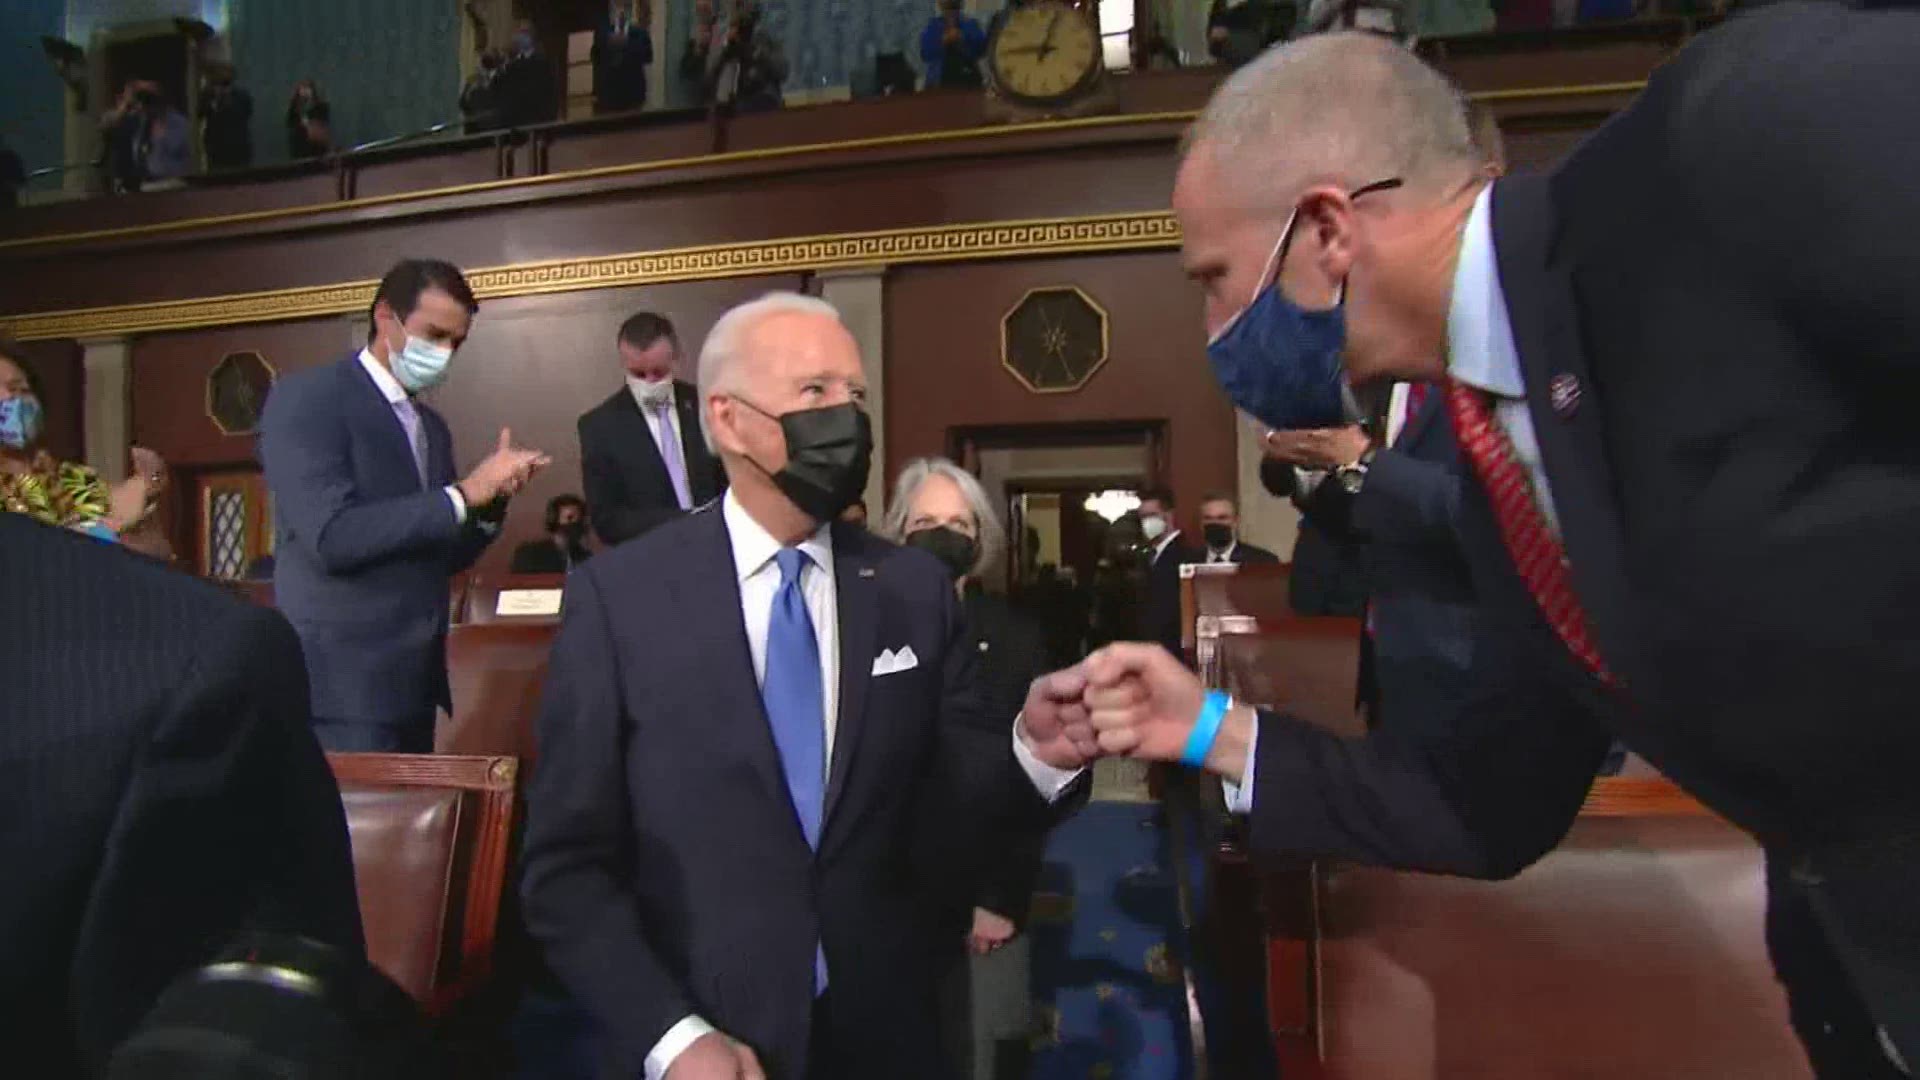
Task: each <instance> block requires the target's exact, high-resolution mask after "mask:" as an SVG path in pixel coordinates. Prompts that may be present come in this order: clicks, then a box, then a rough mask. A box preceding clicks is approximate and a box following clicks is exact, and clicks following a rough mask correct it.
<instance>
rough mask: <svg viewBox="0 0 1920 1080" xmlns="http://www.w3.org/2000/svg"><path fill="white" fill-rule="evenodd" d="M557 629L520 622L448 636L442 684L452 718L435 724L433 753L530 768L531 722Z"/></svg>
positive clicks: (457, 630)
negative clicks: (497, 759)
mask: <svg viewBox="0 0 1920 1080" xmlns="http://www.w3.org/2000/svg"><path fill="white" fill-rule="evenodd" d="M558 630H559V627H558V626H557V625H555V624H553V623H552V622H545V623H541V622H527V621H520V620H513V621H502V622H493V623H468V624H464V625H461V626H455V627H452V628H450V629H449V630H448V631H447V681H448V684H449V685H450V687H451V689H452V692H453V715H452V716H451V717H450V718H448V719H447V720H446V721H444V722H443V723H441V724H440V726H439V729H438V730H437V731H436V733H435V736H434V752H435V753H440V754H505V755H508V756H511V757H514V758H516V759H518V760H519V761H520V762H521V763H522V764H523V765H524V766H525V767H526V768H532V767H533V759H534V743H533V722H534V718H535V717H537V716H539V715H540V693H541V690H542V688H543V687H544V686H545V685H546V681H547V657H548V654H549V653H550V652H551V651H552V649H553V638H554V634H555V633H557V632H558Z"/></svg>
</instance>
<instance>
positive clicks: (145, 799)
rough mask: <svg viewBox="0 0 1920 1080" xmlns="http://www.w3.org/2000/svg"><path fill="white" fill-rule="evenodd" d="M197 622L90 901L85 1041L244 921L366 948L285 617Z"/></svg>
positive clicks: (82, 949) (82, 1005)
mask: <svg viewBox="0 0 1920 1080" xmlns="http://www.w3.org/2000/svg"><path fill="white" fill-rule="evenodd" d="M198 632H199V633H200V634H202V635H204V638H205V644H204V646H203V648H202V649H201V650H200V652H199V654H198V655H197V657H196V658H195V659H194V661H193V663H192V665H191V667H190V669H189V670H188V671H187V672H186V673H185V675H184V676H183V678H182V679H181V682H180V684H179V687H178V689H177V690H176V691H175V692H174V693H173V694H172V695H171V697H170V699H169V700H168V701H167V703H166V705H165V707H164V709H163V711H162V712H161V714H160V716H159V718H158V721H157V723H156V724H155V726H154V728H153V729H152V733H151V737H150V739H149V741H148V743H147V745H146V746H145V747H144V749H143V750H142V751H141V753H140V754H139V756H138V758H137V759H136V761H135V764H134V767H133V772H132V775H131V777H130V778H129V780H128V783H127V788H126V794H125V796H124V797H123V799H122V801H121V803H120V805H119V807H118V808H117V810H116V811H115V814H114V819H113V825H112V827H111V831H110V833H109V839H108V841H107V847H106V851H105V852H104V853H103V857H102V862H101V870H100V874H99V876H98V878H96V879H95V881H94V883H93V887H92V889H91V890H90V892H89V893H88V895H87V897H86V900H85V905H86V909H85V912H84V913H83V915H82V916H81V921H82V927H83V929H82V931H81V934H80V938H79V944H78V946H77V948H76V950H75V954H74V959H73V968H72V978H73V986H72V989H71V993H72V996H73V999H74V1001H75V1003H76V1022H77V1025H78V1029H79V1035H80V1038H81V1045H82V1046H84V1047H87V1048H89V1051H90V1052H96V1053H104V1052H105V1051H107V1050H108V1049H110V1048H111V1047H112V1046H113V1045H114V1044H115V1043H117V1042H118V1041H120V1040H121V1039H123V1038H124V1037H125V1036H126V1035H127V1033H128V1031H129V1029H130V1028H131V1027H132V1025H133V1024H135V1023H136V1022H138V1020H139V1019H140V1017H139V1015H138V1011H139V1010H141V1009H143V1008H144V1007H145V1006H146V1005H149V1004H151V1003H152V1001H153V1000H154V998H155V996H156V995H158V994H159V993H160V991H161V990H162V989H163V988H164V986H165V985H166V983H167V982H168V981H170V980H171V979H172V978H174V977H176V976H178V975H179V974H181V973H183V972H185V971H186V970H188V969H190V968H191V967H192V966H194V965H196V964H198V963H202V962H205V961H206V960H208V959H210V958H211V954H212V953H213V952H214V951H216V950H218V949H219V948H221V947H222V946H224V945H226V944H228V943H229V942H230V941H231V940H232V939H233V938H234V937H235V936H236V935H237V934H238V933H240V932H242V931H245V930H249V929H260V930H271V931H283V932H290V933H298V934H302V935H305V936H307V937H311V938H315V939H317V940H320V941H324V942H327V943H329V944H333V945H337V946H339V947H341V948H343V949H346V950H348V951H349V952H351V953H353V954H356V955H358V954H360V953H362V952H364V949H365V946H364V943H363V941H362V937H361V930H360V908H359V902H358V899H357V897H356V895H355V892H354V875H353V857H352V852H351V849H350V846H349V844H348V840H347V825H346V816H345V813H344V811H343V810H342V808H341V803H340V790H339V788H338V786H337V785H336V784H335V782H334V779H333V773H332V771H331V770H330V769H329V768H328V767H327V763H326V759H325V758H324V757H323V756H322V754H321V752H320V746H319V744H318V743H317V742H315V741H314V737H313V733H312V730H311V728H310V727H309V722H308V712H307V680H306V670H305V668H304V667H303V665H302V663H301V659H300V645H299V642H298V641H297V640H296V639H295V637H294V635H293V631H292V629H291V628H290V627H289V626H288V625H287V623H286V620H285V619H283V618H281V617H280V616H279V615H278V614H276V613H274V612H270V611H267V610H265V609H258V608H250V607H249V608H236V609H235V610H234V614H233V616H232V617H230V618H227V619H225V620H223V621H222V622H220V623H219V624H217V625H214V626H212V627H203V628H201V629H200V630H199V631H198ZM135 958H138V959H137V961H136V960H135ZM129 980H133V981H135V982H137V983H138V985H131V986H130V985H127V983H128V981H129ZM109 1003H110V1004H109Z"/></svg>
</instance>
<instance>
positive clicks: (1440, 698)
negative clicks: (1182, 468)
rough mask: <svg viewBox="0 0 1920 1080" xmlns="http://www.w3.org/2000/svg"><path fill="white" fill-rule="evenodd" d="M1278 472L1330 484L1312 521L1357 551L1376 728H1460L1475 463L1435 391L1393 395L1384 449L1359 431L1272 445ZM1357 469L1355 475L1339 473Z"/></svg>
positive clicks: (1470, 613) (1278, 435) (1286, 434)
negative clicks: (1328, 478) (1470, 463)
mask: <svg viewBox="0 0 1920 1080" xmlns="http://www.w3.org/2000/svg"><path fill="white" fill-rule="evenodd" d="M1266 447H1267V454H1268V455H1269V461H1270V462H1273V463H1281V464H1284V465H1285V466H1286V467H1288V468H1289V470H1291V469H1292V468H1303V469H1313V470H1325V471H1329V472H1331V473H1332V474H1333V482H1332V483H1331V484H1329V485H1327V486H1326V488H1325V490H1324V491H1321V492H1319V493H1317V497H1316V498H1313V499H1310V500H1308V501H1307V503H1306V505H1305V506H1304V508H1303V513H1304V514H1305V515H1306V520H1307V521H1310V522H1312V523H1313V524H1314V525H1315V526H1316V527H1317V528H1320V529H1323V530H1328V531H1332V532H1335V533H1336V534H1338V535H1340V536H1341V537H1342V538H1343V539H1344V540H1345V541H1347V542H1349V543H1352V544H1354V545H1356V547H1357V549H1358V550H1359V553H1360V557H1361V560H1362V564H1363V566H1364V572H1365V574H1366V583H1367V596H1366V626H1365V630H1364V631H1363V634H1364V636H1363V639H1362V641H1361V652H1360V699H1361V701H1362V702H1363V703H1364V704H1365V705H1366V708H1367V723H1368V724H1369V726H1373V727H1378V726H1379V725H1381V724H1382V723H1385V722H1387V717H1389V716H1392V717H1393V721H1392V722H1393V723H1395V724H1397V725H1399V726H1400V727H1401V729H1402V730H1403V731H1405V730H1408V729H1409V728H1419V729H1422V730H1426V731H1429V732H1432V733H1434V734H1436V735H1444V734H1445V733H1446V732H1448V731H1450V730H1451V729H1452V726H1453V723H1454V719H1453V716H1454V713H1455V712H1456V711H1457V710H1458V709H1459V708H1460V706H1461V703H1462V701H1463V700H1464V697H1465V695H1466V692H1467V680H1468V670H1469V668H1470V666H1471V665H1470V661H1471V658H1472V655H1473V635H1474V625H1473V617H1474V605H1475V599H1474V593H1473V576H1472V573H1471V571H1470V570H1469V568H1468V566H1467V560H1466V555H1465V553H1464V552H1462V551H1461V548H1460V537H1459V533H1458V531H1457V522H1458V519H1459V514H1460V497H1461V495H1460V493H1461V490H1462V487H1463V485H1465V484H1466V483H1468V480H1467V479H1466V473H1465V470H1466V464H1465V463H1464V462H1462V461H1461V460H1460V450H1459V446H1458V445H1457V444H1456V443H1455V442H1454V439H1453V428H1452V424H1451V423H1450V422H1449V421H1448V419H1447V410H1446V404H1445V402H1444V401H1443V400H1442V399H1441V396H1440V395H1439V394H1437V393H1435V392H1434V391H1433V387H1432V384H1429V383H1405V382H1402V383H1399V384H1397V385H1395V387H1394V388H1393V393H1392V398H1391V402H1390V404H1389V406H1388V413H1387V419H1386V424H1385V426H1384V430H1383V431H1382V432H1381V441H1380V442H1377V443H1376V442H1374V441H1373V439H1372V438H1371V437H1370V436H1369V435H1368V434H1367V432H1366V430H1365V429H1364V428H1362V427H1359V426H1357V425H1348V426H1344V427H1337V428H1315V429H1309V430H1300V431H1273V432H1269V433H1267V435H1266ZM1342 463H1350V464H1342Z"/></svg>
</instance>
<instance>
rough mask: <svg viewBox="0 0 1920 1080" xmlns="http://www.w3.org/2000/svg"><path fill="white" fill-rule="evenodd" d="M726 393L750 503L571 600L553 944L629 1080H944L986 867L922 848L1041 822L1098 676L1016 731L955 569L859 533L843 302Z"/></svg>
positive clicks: (646, 541)
mask: <svg viewBox="0 0 1920 1080" xmlns="http://www.w3.org/2000/svg"><path fill="white" fill-rule="evenodd" d="M700 385H701V396H702V400H703V401H704V403H705V417H704V420H705V423H704V427H705V430H706V432H707V435H708V437H709V438H710V439H712V440H713V442H714V443H715V444H716V446H717V447H718V449H719V452H720V453H721V455H722V456H723V457H724V458H725V460H726V462H727V464H728V466H729V469H728V472H729V475H730V476H732V477H733V485H732V488H731V490H730V491H729V493H728V495H727V496H726V497H725V498H724V499H723V500H722V501H721V503H720V504H719V505H718V506H714V507H709V508H707V509H705V510H703V511H701V512H699V513H696V514H693V515H690V516H687V517H684V518H682V519H680V520H678V521H675V522H673V523H671V524H669V525H666V526H663V527H662V528H660V529H657V530H655V531H654V532H652V533H649V534H648V535H646V536H645V537H642V538H641V539H640V540H638V541H635V542H634V543H632V544H628V545H625V546H623V547H620V548H616V549H614V550H612V551H608V552H604V553H602V554H601V555H599V556H597V557H596V558H595V559H594V560H593V561H592V562H591V563H589V564H587V565H586V566H585V567H584V568H582V569H581V570H580V571H579V572H577V573H575V574H574V575H573V577H572V578H571V579H570V584H569V587H568V597H567V605H566V616H565V620H564V622H563V623H562V625H561V629H560V636H559V639H558V640H557V641H556V643H555V645H554V650H553V666H552V675H551V677H550V681H549V682H548V685H547V692H546V699H545V702H544V705H543V708H542V712H541V717H540V726H539V737H540V752H541V756H540V762H539V766H538V768H537V769H535V771H534V774H533V778H532V781H531V786H530V788H529V791H528V820H527V836H526V855H525V860H526V863H525V865H526V870H525V882H524V886H523V891H524V896H525V910H526V916H527V924H528V927H529V929H530V930H531V931H532V933H533V935H534V937H535V939H536V940H537V941H539V943H540V944H541V945H542V946H543V948H544V951H545V956H546V960H547V962H548V964H549V966H550V967H551V968H552V969H553V970H554V972H555V973H556V974H557V975H559V977H560V979H561V980H562V981H563V982H564V983H565V984H566V985H567V988H568V990H569V991H570V992H571V994H572V995H573V997H574V999H575V1000H577V1001H578V1002H579V1003H580V1004H581V1005H582V1006H583V1007H584V1008H585V1009H586V1010H587V1011H588V1012H590V1013H591V1014H593V1016H594V1018H595V1020H596V1021H598V1027H599V1028H600V1030H601V1032H602V1041H603V1050H604V1058H605V1061H604V1072H605V1074H606V1075H608V1076H620V1077H639V1076H645V1077H647V1078H648V1080H659V1078H661V1077H663V1076H665V1077H671V1080H703V1078H706V1077H727V1078H737V1077H760V1076H770V1077H775V1078H799V1077H803V1076H804V1077H815V1078H822V1080H824V1078H829V1077H831V1078H835V1080H861V1078H868V1077H871V1078H873V1080H892V1078H897V1077H906V1076H933V1075H937V1074H938V1073H939V1072H940V1065H941V1062H940V1060H939V1053H938V1050H937V1047H938V1044H939V1041H938V1039H937V1037H936V1032H937V1026H936V1020H935V1016H936V1014H935V1004H934V982H933V974H934V973H933V967H934V964H935V962H936V960H937V959H938V958H939V957H942V956H944V955H947V954H950V952H951V950H952V949H953V948H954V942H953V941H952V940H951V938H948V937H943V936H941V935H938V934H936V932H935V931H936V929H937V928H938V927H939V926H941V925H943V924H942V921H941V920H940V918H939V915H940V914H941V912H939V911H938V910H936V908H935V905H933V904H931V903H929V902H928V900H927V898H926V895H925V892H924V889H923V887H922V884H921V883H923V882H925V881H927V880H929V879H930V875H937V874H938V873H940V871H941V870H942V868H943V867H944V866H945V865H946V863H947V861H948V860H950V859H953V858H956V857H958V858H968V857H973V858H977V857H978V853H977V852H968V851H966V850H964V849H962V850H960V851H955V850H954V849H953V848H951V847H941V848H936V847H935V846H934V845H931V844H926V843H923V842H920V841H921V840H922V839H923V838H924V837H925V836H927V835H951V832H952V830H951V822H952V820H954V818H955V817H957V816H960V815H968V816H970V817H971V818H972V819H973V820H975V821H976V822H978V823H979V825H980V830H979V834H978V838H977V840H975V841H974V843H985V842H986V841H987V840H988V838H991V837H995V836H999V835H1004V834H1003V833H1002V832H1000V830H1012V829H1015V828H1017V827H1020V826H1024V827H1025V828H1027V829H1036V828H1040V827H1043V825H1044V823H1045V822H1046V821H1047V820H1048V818H1049V817H1050V816H1051V815H1050V814H1049V802H1050V801H1054V800H1058V799H1059V798H1060V796H1061V795H1062V794H1063V793H1064V792H1065V791H1066V789H1067V787H1068V786H1069V785H1071V784H1072V783H1073V778H1074V777H1075V775H1077V773H1076V770H1078V769H1079V767H1080V766H1082V765H1083V764H1084V763H1085V761H1086V759H1087V757H1088V756H1089V755H1090V754H1091V753H1092V752H1093V751H1094V746H1093V744H1092V742H1091V741H1090V735H1091V731H1090V729H1088V728H1087V727H1086V725H1085V723H1084V719H1085V717H1084V712H1083V711H1082V710H1079V709H1078V708H1077V706H1071V707H1069V708H1067V709H1066V710H1065V711H1063V710H1062V709H1061V708H1059V707H1057V705H1056V702H1057V701H1058V700H1060V699H1062V698H1067V699H1073V698H1077V696H1078V693H1079V690H1080V683H1079V680H1078V677H1077V676H1076V675H1072V674H1069V675H1065V676H1050V677H1049V678H1048V679H1047V680H1042V681H1040V682H1037V683H1035V684H1034V687H1033V688H1032V690H1031V691H1030V693H1029V694H1028V696H1027V702H1026V706H1025V710H1024V714H1023V717H1022V719H1020V720H1018V721H1016V722H1015V723H1014V724H1013V725H1011V729H1010V727H1009V725H1008V724H1007V723H1006V717H1005V716H1004V715H1001V716H998V717H988V716H987V715H986V714H985V713H984V711H983V710H982V709H980V708H979V705H978V700H977V696H976V694H975V692H974V687H973V685H972V683H973V678H972V670H973V660H972V656H973V652H972V650H970V649H969V648H966V647H965V645H966V644H967V641H966V638H965V637H964V633H963V630H962V626H961V622H960V609H959V605H958V602H957V600H956V598H955V595H954V588H953V582H952V579H951V577H950V576H949V574H948V571H947V569H946V568H945V567H944V566H943V565H942V564H941V563H940V562H939V561H938V560H937V559H935V558H933V557H931V556H929V555H927V554H926V553H924V552H918V551H912V550H906V549H901V548H896V547H894V546H892V545H891V544H888V543H886V542H884V541H882V540H879V539H878V538H876V537H874V536H873V535H872V534H870V533H868V532H867V531H865V530H863V529H857V528H853V527H850V526H847V525H845V524H843V523H838V522H835V521H834V520H833V519H834V518H835V517H836V516H837V515H838V514H839V513H840V511H841V510H842V509H844V508H845V507H846V505H847V504H848V503H849V502H851V501H852V499H853V498H854V497H855V495H856V494H857V493H858V492H859V491H860V490H861V489H862V487H863V486H864V485H865V483H866V477H867V469H868V459H869V456H870V454H871V450H872V437H871V429H870V427H869V422H868V420H867V417H866V414H865V412H864V410H863V407H862V406H863V404H864V401H865V397H866V388H865V380H864V376H863V374H862V369H861V365H860V357H859V352H858V349H857V348H856V346H855V344H854V341H853V337H852V335H851V334H849V333H848V332H847V330H846V329H845V328H844V327H843V326H842V325H841V324H840V321H839V318H838V315H837V314H836V313H835V312H834V310H833V308H832V307H830V306H829V305H827V304H826V303H824V302H823V301H820V300H817V299H813V298H810V297H803V296H798V295H795V294H790V293H778V294H773V295H771V296H768V297H766V298H764V299H762V300H759V301H755V302H753V303H751V304H748V305H744V306H742V307H740V308H736V309H735V310H734V311H732V312H730V313H728V314H727V315H726V316H724V317H723V318H721V320H720V321H719V322H718V323H717V324H716V325H715V327H714V329H713V332H712V335H711V336H710V337H709V338H708V340H707V343H706V345H705V347H704V349H703V351H702V354H701V359H700ZM696 808H697V811H696ZM943 825H944V826H945V830H944V831H943V832H940V833H938V834H931V833H929V830H931V829H933V828H935V827H936V826H943ZM932 880H938V879H937V878H932ZM763 1063H764V1068H763Z"/></svg>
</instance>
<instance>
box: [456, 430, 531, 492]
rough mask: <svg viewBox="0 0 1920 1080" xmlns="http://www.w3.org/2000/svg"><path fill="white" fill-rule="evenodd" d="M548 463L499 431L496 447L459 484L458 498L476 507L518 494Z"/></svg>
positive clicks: (509, 432)
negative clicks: (515, 443) (516, 444)
mask: <svg viewBox="0 0 1920 1080" xmlns="http://www.w3.org/2000/svg"><path fill="white" fill-rule="evenodd" d="M551 461H552V459H551V458H549V457H547V455H545V454H543V453H541V452H540V451H538V450H528V449H525V448H523V447H518V446H515V445H513V432H511V431H509V430H507V429H506V428H501V429H500V444H499V445H498V446H497V447H495V448H494V451H493V453H491V454H488V455H487V456H486V458H485V460H483V461H481V462H480V464H478V465H475V466H474V467H473V471H472V472H470V473H468V474H467V477H466V479H464V480H462V481H460V497H461V498H463V499H465V500H466V501H467V505H468V506H472V507H480V506H486V505H487V504H489V503H491V502H493V501H494V500H495V499H500V498H505V497H510V496H513V495H516V494H519V492H520V489H521V488H523V487H526V486H527V481H529V480H532V479H533V477H534V474H535V473H538V472H539V471H540V470H541V469H544V468H546V467H547V465H548V464H549V463H550V462H551Z"/></svg>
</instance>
